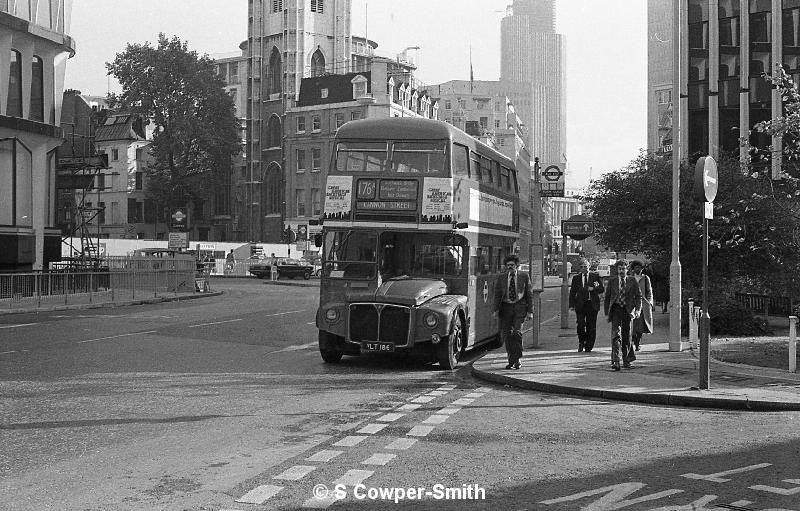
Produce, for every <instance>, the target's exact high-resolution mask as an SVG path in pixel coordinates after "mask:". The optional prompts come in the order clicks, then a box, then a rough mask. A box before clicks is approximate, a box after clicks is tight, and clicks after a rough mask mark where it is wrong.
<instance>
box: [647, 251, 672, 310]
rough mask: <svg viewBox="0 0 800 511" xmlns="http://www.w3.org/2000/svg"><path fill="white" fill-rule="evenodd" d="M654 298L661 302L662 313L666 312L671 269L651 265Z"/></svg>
mask: <svg viewBox="0 0 800 511" xmlns="http://www.w3.org/2000/svg"><path fill="white" fill-rule="evenodd" d="M649 273H650V275H651V279H650V280H651V283H652V285H653V298H654V299H655V301H656V303H660V304H661V313H662V314H666V313H667V308H668V307H669V269H667V268H665V267H663V266H656V264H655V263H654V264H651V265H650V272H649Z"/></svg>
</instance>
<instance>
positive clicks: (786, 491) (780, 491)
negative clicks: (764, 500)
mask: <svg viewBox="0 0 800 511" xmlns="http://www.w3.org/2000/svg"><path fill="white" fill-rule="evenodd" d="M783 482H784V483H790V484H800V479H784V480H783ZM749 488H750V489H751V490H758V491H765V492H769V493H774V494H776V495H784V496H787V497H788V496H791V495H797V494H800V486H795V487H794V488H776V487H774V486H767V485H764V484H757V485H755V486H750V487H749Z"/></svg>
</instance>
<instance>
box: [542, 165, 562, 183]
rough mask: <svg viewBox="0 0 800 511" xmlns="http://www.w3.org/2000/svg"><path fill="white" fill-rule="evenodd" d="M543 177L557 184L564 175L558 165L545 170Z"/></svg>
mask: <svg viewBox="0 0 800 511" xmlns="http://www.w3.org/2000/svg"><path fill="white" fill-rule="evenodd" d="M542 175H543V176H544V178H545V179H547V180H548V181H552V182H556V181H558V180H559V179H561V176H563V175H564V173H563V172H562V171H561V169H560V168H558V165H550V166H549V167H547V168H546V169H544V172H542Z"/></svg>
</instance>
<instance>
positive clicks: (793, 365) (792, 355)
mask: <svg viewBox="0 0 800 511" xmlns="http://www.w3.org/2000/svg"><path fill="white" fill-rule="evenodd" d="M789 372H790V373H796V372H797V316H789Z"/></svg>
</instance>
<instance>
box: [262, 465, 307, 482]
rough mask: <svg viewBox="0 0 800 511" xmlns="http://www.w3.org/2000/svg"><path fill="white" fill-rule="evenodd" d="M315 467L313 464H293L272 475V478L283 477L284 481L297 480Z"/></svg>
mask: <svg viewBox="0 0 800 511" xmlns="http://www.w3.org/2000/svg"><path fill="white" fill-rule="evenodd" d="M316 468H317V467H316V466H314V465H295V466H293V467H289V468H287V469H286V470H284V471H283V472H281V473H280V474H278V475H276V476H275V477H273V479H283V480H285V481H299V480H300V479H302V478H304V477H305V476H307V475H308V474H310V473H311V472H313V471H314V469H316Z"/></svg>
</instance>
